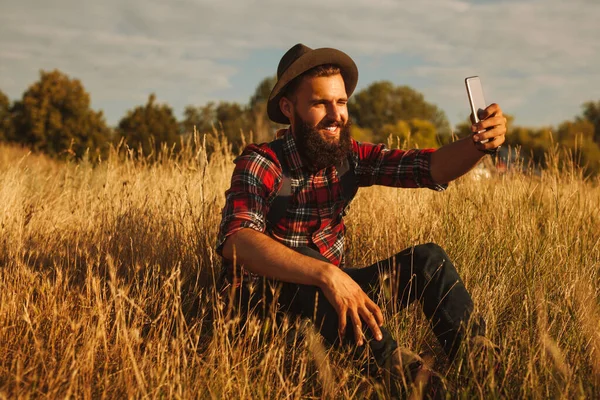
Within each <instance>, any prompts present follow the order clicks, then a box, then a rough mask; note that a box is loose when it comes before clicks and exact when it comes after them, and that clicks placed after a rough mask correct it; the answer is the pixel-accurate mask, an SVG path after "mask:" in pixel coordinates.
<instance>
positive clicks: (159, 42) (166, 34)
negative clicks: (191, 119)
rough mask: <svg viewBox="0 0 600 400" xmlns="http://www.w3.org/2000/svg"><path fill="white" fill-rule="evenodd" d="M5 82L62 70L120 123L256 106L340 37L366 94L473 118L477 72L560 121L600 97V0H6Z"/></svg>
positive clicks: (519, 119)
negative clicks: (146, 115) (132, 114)
mask: <svg viewBox="0 0 600 400" xmlns="http://www.w3.org/2000/svg"><path fill="white" fill-rule="evenodd" d="M0 10H1V12H0V90H2V91H3V92H4V93H5V94H7V96H8V97H9V98H11V99H12V100H15V99H19V98H21V97H22V95H23V92H24V91H25V90H26V89H27V87H28V86H29V85H31V84H32V83H33V82H35V81H37V80H38V79H39V71H40V70H52V69H55V68H57V69H59V70H60V71H62V72H64V73H66V74H67V75H69V76H70V77H72V78H78V79H80V80H81V82H82V83H83V85H84V87H85V89H86V90H87V91H88V92H89V93H90V95H91V106H92V108H94V109H96V110H103V112H104V115H105V117H106V120H107V122H108V123H109V124H110V125H113V126H114V125H116V124H117V123H118V121H119V119H120V118H122V117H123V116H124V115H125V114H126V112H127V110H130V109H132V108H134V107H136V106H138V105H142V104H145V103H146V101H147V99H148V95H149V94H150V93H152V92H154V93H156V96H157V99H158V102H164V103H167V104H169V105H170V106H171V107H173V110H174V112H175V114H176V116H177V117H178V118H181V117H182V115H183V110H184V108H185V106H187V105H194V106H202V105H204V104H206V103H207V102H209V101H216V102H218V101H221V100H223V101H237V102H240V103H246V102H247V101H248V99H249V98H250V96H251V95H252V94H253V93H254V90H255V88H256V86H257V85H258V83H259V82H260V81H261V80H262V79H263V78H265V77H267V76H271V75H274V74H275V72H276V70H277V64H278V63H279V60H280V58H281V56H282V55H283V54H284V53H285V52H286V51H287V50H288V49H289V48H290V47H292V46H293V45H295V44H296V43H303V44H305V45H307V46H309V47H312V48H318V47H334V48H337V49H340V50H342V51H344V52H346V53H347V54H348V55H350V56H351V57H352V58H353V59H354V61H355V62H356V64H357V65H358V69H359V82H358V87H357V90H360V89H363V88H365V87H367V86H368V85H369V84H371V83H373V82H375V81H379V80H389V81H391V82H393V83H394V84H397V85H408V86H410V87H412V88H414V89H416V90H418V91H419V92H421V93H423V94H424V96H425V100H427V101H428V102H430V103H433V104H436V105H437V106H438V107H439V108H441V109H442V110H444V111H445V113H446V115H447V117H448V119H449V120H450V123H451V124H452V125H453V126H454V125H455V124H457V123H459V122H462V121H463V120H465V119H466V118H467V116H468V114H469V106H468V99H467V95H466V91H465V86H464V78H465V77H467V76H472V75H479V76H480V77H481V81H482V84H483V88H484V92H485V97H486V101H487V102H488V103H491V102H496V103H498V104H500V106H501V107H502V109H503V110H504V112H505V113H508V114H511V115H513V116H515V123H516V124H517V125H525V126H556V125H557V124H559V123H560V122H562V121H564V120H567V119H572V118H573V117H575V116H576V115H579V114H580V113H581V110H582V109H581V105H582V104H583V103H584V102H586V101H590V100H593V101H598V100H600V40H598V39H599V38H600V26H599V25H600V1H598V0H571V1H566V0H544V1H542V0H522V1H501V0H471V1H461V0H419V1H414V0H413V1H400V0H304V1H303V0H296V1H284V0H273V1H271V0H237V1H236V0H211V1H204V0H169V1H166V0H165V1H157V0H102V1H88V0H53V1H42V0H19V1H14V0H12V1H11V0H0Z"/></svg>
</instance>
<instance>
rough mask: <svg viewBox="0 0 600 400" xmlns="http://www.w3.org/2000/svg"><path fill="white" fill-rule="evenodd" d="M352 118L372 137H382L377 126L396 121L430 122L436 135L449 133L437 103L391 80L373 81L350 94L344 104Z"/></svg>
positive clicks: (380, 126)
mask: <svg viewBox="0 0 600 400" xmlns="http://www.w3.org/2000/svg"><path fill="white" fill-rule="evenodd" d="M348 111H349V113H350V116H351V117H352V119H353V121H354V122H355V123H356V124H357V125H359V126H360V127H361V128H368V129H370V130H371V131H373V132H374V139H375V140H378V141H384V140H385V137H383V136H385V134H383V135H382V134H381V133H380V132H381V129H382V128H383V127H384V126H385V125H390V124H391V125H394V124H396V123H397V121H410V120H412V119H421V120H425V121H429V122H431V123H432V124H433V126H434V127H435V129H436V131H437V133H438V134H440V135H442V134H449V133H450V124H449V122H448V120H447V118H446V115H445V114H444V112H443V111H442V110H440V109H439V108H437V106H435V105H433V104H430V103H428V102H426V101H425V99H424V97H423V95H422V94H421V93H419V92H417V91H415V90H414V89H412V88H410V87H408V86H394V85H393V84H392V83H391V82H388V81H380V82H375V83H373V84H371V85H370V86H368V87H367V88H365V89H363V90H361V91H360V92H358V93H356V94H354V96H352V98H351V99H350V101H349V103H348Z"/></svg>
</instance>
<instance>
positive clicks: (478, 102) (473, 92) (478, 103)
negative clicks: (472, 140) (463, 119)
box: [465, 76, 488, 143]
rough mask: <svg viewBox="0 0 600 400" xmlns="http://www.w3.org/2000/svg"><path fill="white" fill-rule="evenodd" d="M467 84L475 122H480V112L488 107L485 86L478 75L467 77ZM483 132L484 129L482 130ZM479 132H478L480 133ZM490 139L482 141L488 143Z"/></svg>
mask: <svg viewBox="0 0 600 400" xmlns="http://www.w3.org/2000/svg"><path fill="white" fill-rule="evenodd" d="M465 86H466V87H467V95H468V96H469V104H470V105H471V112H472V113H473V118H474V119H475V123H477V122H479V121H480V119H479V113H480V112H481V111H483V110H485V108H486V107H487V104H486V102H485V98H484V97H483V87H482V86H481V79H479V77H478V76H469V77H468V78H465ZM480 132H483V131H480ZM480 132H477V133H480ZM487 142H488V140H487V139H486V140H482V141H481V142H480V143H487Z"/></svg>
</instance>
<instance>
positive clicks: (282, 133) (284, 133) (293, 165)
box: [277, 128, 304, 173]
mask: <svg viewBox="0 0 600 400" xmlns="http://www.w3.org/2000/svg"><path fill="white" fill-rule="evenodd" d="M280 137H282V138H283V154H284V156H285V158H286V160H285V162H287V164H288V167H289V169H290V172H296V171H300V170H302V167H303V166H304V164H302V159H301V158H300V153H298V146H296V141H295V140H294V135H292V131H291V130H290V129H289V128H287V129H280V130H279V131H278V132H277V138H280ZM280 162H281V160H280ZM299 173H300V172H299Z"/></svg>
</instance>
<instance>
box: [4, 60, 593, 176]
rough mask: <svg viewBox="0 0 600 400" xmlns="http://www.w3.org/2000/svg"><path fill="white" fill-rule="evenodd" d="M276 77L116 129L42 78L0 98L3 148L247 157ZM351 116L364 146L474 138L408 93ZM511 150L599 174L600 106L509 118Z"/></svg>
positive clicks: (374, 91)
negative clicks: (560, 154) (198, 139)
mask: <svg viewBox="0 0 600 400" xmlns="http://www.w3.org/2000/svg"><path fill="white" fill-rule="evenodd" d="M275 82H276V79H275V77H266V78H265V79H263V80H262V81H261V82H260V83H259V84H258V86H257V87H256V89H255V92H254V94H253V95H252V96H251V97H250V99H249V100H248V103H247V104H240V103H236V102H226V101H221V102H218V103H217V102H209V103H207V104H205V105H202V106H196V105H189V106H187V107H186V108H185V110H184V116H183V119H182V120H180V121H178V120H177V118H176V117H175V115H174V113H173V109H172V108H171V107H170V106H169V105H167V104H164V103H159V102H158V101H157V98H156V95H155V94H150V95H149V97H148V100H147V102H146V104H144V105H140V106H137V107H135V108H134V109H132V110H129V111H127V112H126V114H125V115H124V116H123V117H122V118H121V119H120V121H119V123H118V125H117V126H116V127H109V126H108V125H107V123H106V121H105V119H104V115H103V113H102V111H94V110H92V109H91V107H90V95H89V93H87V92H86V90H85V88H84V86H83V84H82V83H81V82H80V81H79V80H78V79H72V78H70V77H69V76H67V75H66V74H64V73H62V72H61V71H58V70H53V71H40V79H39V80H38V81H37V82H34V83H33V84H32V85H31V86H29V88H28V89H27V90H26V91H25V92H24V93H23V96H22V97H21V99H18V100H16V101H14V102H11V101H10V100H9V99H8V97H7V96H6V95H5V94H4V93H3V92H2V91H1V90H0V141H4V142H12V143H17V144H21V145H24V146H27V147H29V148H31V149H32V150H35V151H40V152H44V153H47V154H49V155H51V156H54V157H59V158H62V157H68V156H70V157H81V156H82V155H83V154H84V153H85V152H86V151H88V149H89V150H90V151H94V152H98V153H100V154H102V153H104V152H106V151H107V150H108V148H109V147H110V146H111V145H114V144H116V143H119V142H120V141H122V140H125V142H126V143H127V144H128V146H129V147H131V148H134V149H136V150H139V151H140V154H144V155H149V154H151V153H153V152H158V151H159V150H160V148H161V146H164V145H167V146H170V147H173V148H176V147H177V146H178V145H179V144H180V143H181V139H182V137H184V136H185V135H189V134H190V133H191V132H194V131H197V132H199V133H209V134H215V135H225V136H226V137H227V139H228V142H229V143H231V145H232V146H233V151H234V152H237V151H240V150H241V147H242V146H243V145H244V143H245V139H244V138H243V135H246V140H247V139H248V137H249V135H251V137H252V141H254V142H263V141H269V140H271V139H272V138H273V136H274V132H275V131H276V130H277V129H278V128H281V127H282V126H281V125H278V124H276V123H273V122H271V121H270V120H269V119H268V117H267V113H266V104H267V99H268V97H269V93H270V91H271V89H272V87H273V86H274V85H275ZM348 111H349V114H350V117H351V118H352V121H353V124H352V127H351V129H352V134H353V137H354V138H356V139H357V140H362V141H371V142H386V141H388V138H389V137H390V136H391V137H394V138H395V139H396V140H397V141H399V143H400V144H401V145H403V146H406V147H421V148H423V147H437V146H439V145H443V144H445V143H448V142H450V141H452V140H453V139H454V138H455V137H456V136H458V137H463V136H466V135H468V134H470V122H469V121H468V120H467V121H464V122H462V123H460V124H458V125H457V126H456V127H454V129H452V127H451V126H450V123H449V121H448V119H447V117H446V115H445V113H444V112H443V110H441V109H439V108H438V107H437V106H436V105H434V104H431V103H429V102H427V101H426V100H425V98H424V96H423V95H422V94H421V93H419V92H418V91H416V90H414V89H412V88H410V87H408V86H397V85H394V84H392V83H391V82H388V81H379V82H374V83H372V84H371V85H369V86H368V87H366V88H364V89H363V90H360V91H358V92H357V93H355V94H354V95H353V96H352V97H351V99H350V101H349V103H348ZM508 120H509V121H508V134H507V144H508V145H512V146H518V147H520V148H521V152H520V154H521V155H522V156H523V157H525V158H527V159H529V160H532V161H533V162H534V163H537V164H539V165H543V163H544V157H545V155H546V154H547V152H548V150H550V149H551V148H552V147H553V146H560V147H562V148H564V149H566V150H567V151H570V152H571V154H572V155H573V157H574V159H575V160H576V161H577V163H579V164H580V165H581V166H583V167H585V168H586V171H587V172H589V173H594V174H597V173H599V172H600V101H596V102H594V101H590V102H587V103H585V104H583V105H582V113H581V115H578V116H575V117H574V118H573V120H568V121H564V122H563V123H561V124H559V125H558V126H556V127H535V128H531V127H523V126H517V125H515V124H514V119H513V118H512V117H511V116H508Z"/></svg>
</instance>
